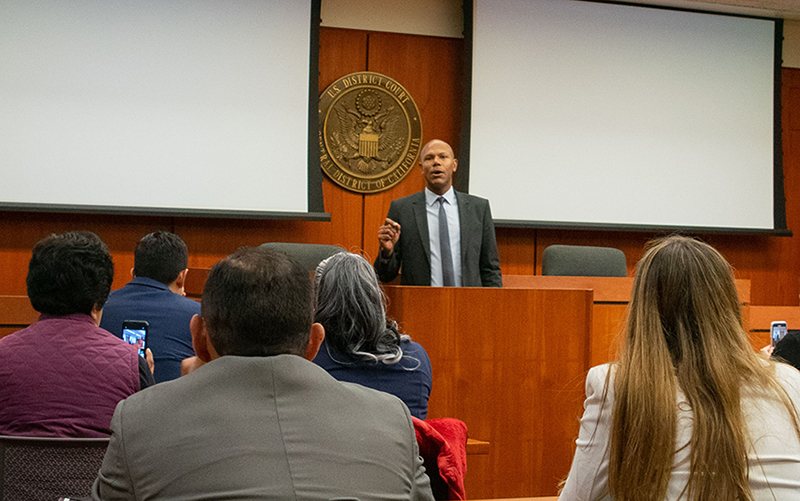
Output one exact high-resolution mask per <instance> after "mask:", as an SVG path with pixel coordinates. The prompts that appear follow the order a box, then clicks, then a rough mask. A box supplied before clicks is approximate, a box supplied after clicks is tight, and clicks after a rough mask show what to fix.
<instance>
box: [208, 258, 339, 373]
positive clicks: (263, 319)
mask: <svg viewBox="0 0 800 501" xmlns="http://www.w3.org/2000/svg"><path fill="white" fill-rule="evenodd" d="M311 289H312V286H311V281H310V280H309V278H308V271H307V270H306V269H305V268H303V267H302V266H300V264H299V263H297V261H295V260H294V259H292V258H291V257H289V256H288V255H286V254H284V253H282V252H278V251H274V250H269V249H264V248H260V247H250V248H242V249H239V250H238V251H237V252H236V253H234V254H232V255H230V256H228V257H227V258H225V259H223V260H222V261H220V262H218V263H217V264H215V265H214V267H213V268H211V273H210V274H209V275H208V280H207V281H206V286H205V289H204V290H203V303H202V307H201V312H202V323H203V324H204V328H205V330H206V332H207V337H208V340H209V341H210V343H211V345H212V347H213V349H214V350H215V351H216V354H217V355H218V356H225V355H239V356H251V357H265V356H272V355H280V354H294V355H300V356H306V355H307V354H308V348H309V345H310V344H311V345H313V344H316V348H318V347H319V343H321V342H322V337H324V333H322V334H323V335H322V337H319V339H313V340H312V341H313V342H312V343H310V342H309V339H310V337H309V332H310V331H311V330H312V314H313V307H312V299H313V298H312V290H311ZM200 318H201V317H197V316H196V317H195V318H194V319H193V321H192V332H193V334H194V333H195V330H196V329H197V328H198V326H197V325H196V324H197V322H198V319H200ZM314 325H315V328H319V330H321V328H320V327H319V325H318V324H314ZM314 335H315V334H314V333H312V337H313V336H314ZM195 344H197V342H196V343H195ZM197 348H198V347H197V346H195V349H196V350H197ZM316 348H315V349H313V351H314V354H316ZM201 354H202V347H201V349H200V351H198V356H200V358H201V359H202V358H203V357H202V356H201ZM311 357H312V358H313V355H311ZM211 358H215V357H213V356H212V357H211Z"/></svg>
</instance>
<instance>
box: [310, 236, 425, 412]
mask: <svg viewBox="0 0 800 501" xmlns="http://www.w3.org/2000/svg"><path fill="white" fill-rule="evenodd" d="M314 280H315V282H316V294H317V310H316V316H315V321H316V322H319V323H321V324H322V325H323V327H325V341H324V342H323V344H322V346H321V347H320V350H319V354H317V357H316V358H315V359H314V362H315V363H316V364H318V365H319V366H321V367H322V368H323V369H325V370H326V371H328V373H330V374H331V375H332V376H333V377H335V378H336V379H338V380H339V381H347V382H351V383H358V384H361V385H363V386H367V387H369V388H373V389H376V390H380V391H384V392H387V393H391V394H392V395H395V396H397V397H398V398H400V400H402V401H403V402H404V403H405V404H406V406H407V407H408V409H409V411H411V415H412V416H415V417H417V418H420V419H425V416H426V415H427V414H428V398H429V397H430V394H431V386H432V372H431V361H430V359H429V358H428V354H427V353H426V352H425V349H424V348H423V347H422V346H421V345H420V344H418V343H415V342H413V341H411V338H410V337H409V336H407V335H401V334H400V333H399V332H398V326H397V323H396V322H395V321H393V320H390V319H387V318H386V297H385V296H384V294H383V291H382V290H381V288H380V285H379V284H378V278H377V277H376V276H375V271H374V269H373V268H372V265H371V264H370V263H368V262H367V260H366V259H364V258H363V257H361V256H359V255H357V254H352V253H349V252H340V253H339V254H335V255H333V256H331V257H329V258H328V259H326V260H324V261H322V262H321V263H320V264H319V266H318V267H317V271H316V274H315V277H314Z"/></svg>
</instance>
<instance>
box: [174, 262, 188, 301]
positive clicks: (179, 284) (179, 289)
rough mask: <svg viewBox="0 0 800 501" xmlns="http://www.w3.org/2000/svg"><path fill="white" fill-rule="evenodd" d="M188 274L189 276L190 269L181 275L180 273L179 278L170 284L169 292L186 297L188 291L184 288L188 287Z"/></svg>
mask: <svg viewBox="0 0 800 501" xmlns="http://www.w3.org/2000/svg"><path fill="white" fill-rule="evenodd" d="M188 274H189V268H186V269H184V270H183V271H181V272H180V273H178V277H177V278H176V279H175V280H173V281H172V283H171V284H169V290H171V291H172V292H174V293H175V294H178V295H181V296H185V295H186V290H185V288H184V287H185V285H186V275H188Z"/></svg>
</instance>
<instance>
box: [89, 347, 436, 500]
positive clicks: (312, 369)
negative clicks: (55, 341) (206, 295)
mask: <svg viewBox="0 0 800 501" xmlns="http://www.w3.org/2000/svg"><path fill="white" fill-rule="evenodd" d="M148 390H152V391H141V392H139V393H137V394H135V395H134V397H135V398H128V399H126V400H123V401H122V402H120V403H119V405H118V406H117V409H116V411H115V412H114V418H113V419H112V421H111V429H112V431H113V435H112V436H111V442H110V443H109V447H108V451H107V452H106V456H105V459H104V460H103V466H102V467H101V469H100V473H99V477H98V478H97V480H96V481H95V484H94V487H93V492H92V497H93V499H95V500H100V499H102V500H104V501H112V500H118V499H119V500H122V499H125V500H131V499H156V498H157V499H161V500H186V501H189V500H200V499H245V498H247V499H263V500H276V501H277V500H286V499H301V500H320V501H327V500H329V499H332V498H337V497H355V498H358V499H359V500H361V501H370V500H376V501H377V500H378V499H380V500H384V501H385V500H412V501H433V495H432V494H431V489H430V485H429V480H428V477H427V475H425V468H424V467H423V466H422V460H421V459H420V458H419V451H418V447H417V441H416V436H415V433H414V426H413V424H412V422H411V416H410V415H409V413H408V409H407V408H406V406H405V405H404V404H403V402H401V401H400V399H398V398H397V397H395V396H392V395H389V394H388V393H382V392H379V391H375V390H371V389H369V388H365V387H363V386H360V385H357V384H351V383H341V382H339V381H336V380H335V379H334V378H333V377H332V376H330V375H329V374H328V373H327V372H325V371H324V370H323V369H322V368H321V367H318V366H317V365H315V364H313V363H312V362H309V361H307V360H305V359H303V358H301V357H298V356H295V355H278V356H272V357H235V356H223V357H221V358H219V359H217V360H214V361H212V362H210V363H208V364H206V365H204V366H203V367H200V368H199V369H197V370H196V371H194V372H192V373H191V374H189V375H188V376H184V377H181V378H178V379H176V380H174V381H168V382H165V383H159V384H157V385H155V386H153V387H151V388H148Z"/></svg>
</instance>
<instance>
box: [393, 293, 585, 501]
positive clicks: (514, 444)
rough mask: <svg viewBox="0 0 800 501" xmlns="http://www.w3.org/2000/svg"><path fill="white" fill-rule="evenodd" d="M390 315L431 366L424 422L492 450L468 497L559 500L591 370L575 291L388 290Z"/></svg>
mask: <svg viewBox="0 0 800 501" xmlns="http://www.w3.org/2000/svg"><path fill="white" fill-rule="evenodd" d="M386 289H387V290H386V292H387V296H388V298H389V313H390V315H392V316H393V317H394V318H396V319H398V320H399V321H400V322H401V326H402V329H403V332H405V333H408V334H410V335H411V336H412V338H413V339H414V340H415V341H417V342H419V343H421V344H422V345H423V346H424V347H425V349H426V351H427V352H428V355H429V356H430V358H431V364H432V366H433V393H432V395H431V401H430V404H429V412H428V416H429V417H431V418H435V417H456V418H459V419H461V420H463V421H464V422H465V423H467V426H468V428H469V434H470V436H472V437H474V438H477V439H480V440H487V441H489V442H490V443H491V453H490V454H488V456H486V457H483V458H480V459H476V460H473V456H470V458H469V464H468V472H467V478H466V491H467V495H468V496H469V497H470V498H484V497H486V498H490V497H514V496H530V495H553V494H555V493H556V491H557V484H558V481H559V480H560V479H562V478H565V476H566V474H567V472H568V471H569V466H570V463H571V461H572V454H573V449H574V446H573V444H574V440H575V437H576V436H577V431H578V418H579V417H580V415H581V412H582V406H581V404H582V402H583V398H584V393H583V392H584V379H585V375H586V371H587V370H588V363H589V331H590V328H591V316H592V313H591V296H590V293H589V292H588V291H579V290H572V291H566V290H525V289H480V288H462V289H451V288H428V287H402V286H389V287H387V288H386Z"/></svg>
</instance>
